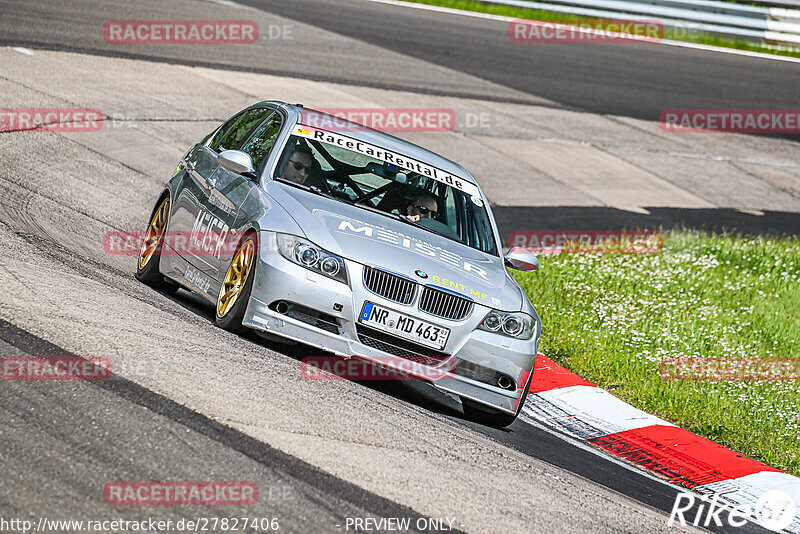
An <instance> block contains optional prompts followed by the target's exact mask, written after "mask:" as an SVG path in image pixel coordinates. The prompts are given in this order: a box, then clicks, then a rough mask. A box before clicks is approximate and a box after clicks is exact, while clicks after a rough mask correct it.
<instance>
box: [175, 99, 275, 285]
mask: <svg viewBox="0 0 800 534" xmlns="http://www.w3.org/2000/svg"><path fill="white" fill-rule="evenodd" d="M270 113H271V110H269V109H266V108H263V107H260V108H250V109H247V110H245V111H243V112H241V113H240V114H239V115H237V117H235V119H236V120H235V122H234V123H233V125H232V126H230V127H229V128H227V129H225V131H224V132H222V131H221V132H220V135H218V136H214V138H213V139H212V140H211V141H210V142H208V143H206V144H203V145H199V146H197V147H195V150H194V151H193V154H192V157H191V158H189V164H188V165H187V167H189V168H187V179H186V180H185V184H186V186H185V188H184V190H185V191H184V193H183V194H182V195H181V196H182V197H185V199H184V198H182V199H181V200H182V202H181V206H182V207H185V215H184V216H182V217H181V221H180V225H181V228H180V230H181V231H184V232H186V234H185V235H188V239H187V245H186V247H185V250H184V251H182V253H183V254H182V255H183V256H184V258H185V259H186V260H187V261H188V262H189V263H191V264H192V265H193V266H194V267H195V268H196V269H197V270H199V271H200V272H202V273H203V274H205V275H208V276H211V277H214V278H216V276H217V271H218V269H219V261H220V257H221V255H222V252H221V249H222V247H223V246H224V243H225V240H226V239H227V238H228V237H229V236H230V223H229V222H226V221H227V220H228V219H229V218H230V217H231V216H232V217H235V216H236V212H237V209H238V204H236V203H235V201H234V200H229V199H227V198H226V197H225V195H224V194H220V193H219V192H218V191H217V187H218V183H219V179H220V176H221V175H222V173H221V168H220V166H219V161H218V160H217V156H218V154H219V152H222V151H224V150H229V149H233V148H237V147H238V146H239V145H240V144H241V143H242V142H243V140H245V139H246V138H247V137H248V135H249V134H250V133H251V132H252V131H253V129H254V128H255V126H256V125H257V124H258V123H259V122H260V121H262V120H263V119H264V118H265V117H266V116H268V115H269V114H270ZM193 161H196V163H195V165H194V168H193V169H192V167H191V163H192V162H193ZM226 172H227V171H226Z"/></svg>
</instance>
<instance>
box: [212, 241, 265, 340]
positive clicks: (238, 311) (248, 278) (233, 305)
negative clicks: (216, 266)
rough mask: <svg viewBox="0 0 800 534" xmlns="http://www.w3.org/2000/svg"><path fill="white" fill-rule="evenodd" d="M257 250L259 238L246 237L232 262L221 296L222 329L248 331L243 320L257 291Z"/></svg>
mask: <svg viewBox="0 0 800 534" xmlns="http://www.w3.org/2000/svg"><path fill="white" fill-rule="evenodd" d="M257 250H258V242H257V240H256V236H255V234H253V233H248V234H245V236H244V238H243V239H242V242H241V243H240V244H239V248H238V249H237V250H236V253H235V254H234V255H233V258H232V259H231V264H230V265H229V266H228V271H227V272H226V273H225V278H223V279H222V286H221V287H220V289H219V295H217V305H216V317H215V321H216V323H217V326H219V327H220V328H223V329H225V330H228V331H230V332H237V333H238V332H242V331H243V330H244V329H245V327H244V325H242V319H244V312H245V311H246V310H247V303H248V302H249V301H250V292H251V290H252V289H253V279H254V278H255V272H254V271H255V261H256V258H257V253H256V251H257Z"/></svg>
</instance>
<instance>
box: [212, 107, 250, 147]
mask: <svg viewBox="0 0 800 534" xmlns="http://www.w3.org/2000/svg"><path fill="white" fill-rule="evenodd" d="M242 115H244V111H240V112H239V113H237V114H236V115H234V116H233V117H231V118H230V119H228V120H227V121H226V122H225V123H224V124H223V125H222V128H220V129H219V130H217V131H216V132H211V133H210V134H208V135H207V136H206V138H205V139H203V144H205V143H206V141H208V138H209V137H211V136H212V135H213V136H214V137H213V138H212V139H211V142H210V143H208V146H210V147H211V148H212V149H214V150H216V146H217V145H218V144H219V141H220V139H222V137H223V136H224V135H225V134H226V133H227V132H228V130H230V129H231V126H233V125H234V124H236V122H237V121H238V120H239V119H241V118H242Z"/></svg>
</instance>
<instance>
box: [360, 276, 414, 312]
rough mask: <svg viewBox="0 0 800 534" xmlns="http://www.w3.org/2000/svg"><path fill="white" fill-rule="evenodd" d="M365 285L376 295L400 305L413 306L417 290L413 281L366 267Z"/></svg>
mask: <svg viewBox="0 0 800 534" xmlns="http://www.w3.org/2000/svg"><path fill="white" fill-rule="evenodd" d="M364 285H365V286H366V288H367V289H369V290H370V291H372V292H373V293H375V294H376V295H380V296H382V297H383V298H385V299H389V300H393V301H395V302H399V303H400V304H411V301H412V300H414V292H415V291H416V289H417V284H416V282H414V281H413V280H409V279H407V278H403V277H402V276H397V275H395V274H391V273H387V272H386V271H381V270H379V269H373V268H372V267H364Z"/></svg>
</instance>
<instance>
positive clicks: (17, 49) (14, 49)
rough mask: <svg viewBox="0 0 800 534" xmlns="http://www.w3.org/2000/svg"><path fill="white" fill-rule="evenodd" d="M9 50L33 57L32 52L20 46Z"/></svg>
mask: <svg viewBox="0 0 800 534" xmlns="http://www.w3.org/2000/svg"><path fill="white" fill-rule="evenodd" d="M11 50H13V51H14V52H19V53H20V54H25V55H26V56H32V55H34V53H33V50H29V49H27V48H23V47H21V46H15V47H14V48H12V49H11Z"/></svg>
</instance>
